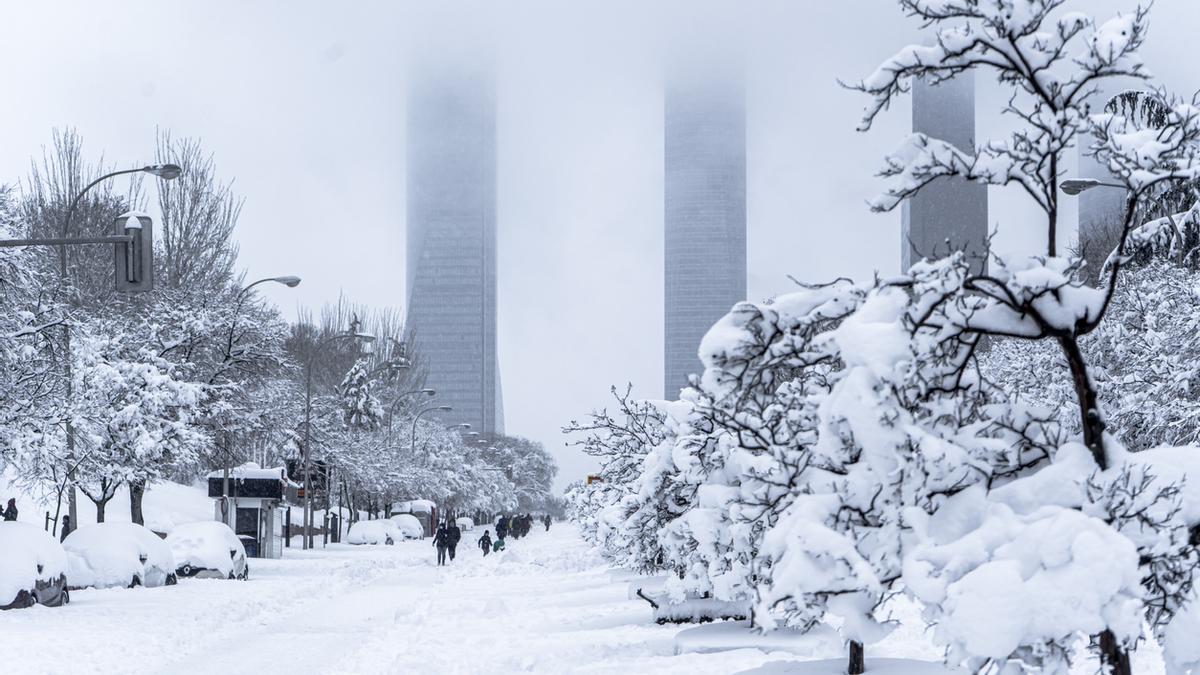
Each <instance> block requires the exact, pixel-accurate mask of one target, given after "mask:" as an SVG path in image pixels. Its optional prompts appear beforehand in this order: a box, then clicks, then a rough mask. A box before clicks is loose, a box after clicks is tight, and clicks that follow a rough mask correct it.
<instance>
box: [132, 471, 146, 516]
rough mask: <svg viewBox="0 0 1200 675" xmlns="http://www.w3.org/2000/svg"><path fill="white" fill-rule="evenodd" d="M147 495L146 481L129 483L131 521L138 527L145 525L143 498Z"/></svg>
mask: <svg viewBox="0 0 1200 675" xmlns="http://www.w3.org/2000/svg"><path fill="white" fill-rule="evenodd" d="M145 494H146V481H144V480H135V481H130V483H129V520H131V521H133V522H135V523H137V524H138V525H145V524H146V519H145V518H143V517H142V497H143V496H145Z"/></svg>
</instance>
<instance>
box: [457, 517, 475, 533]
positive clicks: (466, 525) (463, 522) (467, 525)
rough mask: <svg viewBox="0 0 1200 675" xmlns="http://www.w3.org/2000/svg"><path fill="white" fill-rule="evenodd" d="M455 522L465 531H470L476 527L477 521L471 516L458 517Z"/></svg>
mask: <svg viewBox="0 0 1200 675" xmlns="http://www.w3.org/2000/svg"><path fill="white" fill-rule="evenodd" d="M454 522H455V524H457V525H458V527H459V529H461V530H462V531H463V532H469V531H471V530H473V529H475V521H473V520H471V519H470V518H458V519H456V520H455V521H454Z"/></svg>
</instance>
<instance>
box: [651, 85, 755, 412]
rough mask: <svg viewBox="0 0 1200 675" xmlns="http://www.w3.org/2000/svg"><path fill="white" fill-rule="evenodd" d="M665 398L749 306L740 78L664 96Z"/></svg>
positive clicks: (671, 88)
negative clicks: (736, 309) (717, 332)
mask: <svg viewBox="0 0 1200 675" xmlns="http://www.w3.org/2000/svg"><path fill="white" fill-rule="evenodd" d="M663 107H664V129H663V131H664V134H663V135H664V153H663V154H664V167H663V168H664V176H663V178H664V189H665V194H664V198H665V199H664V202H665V212H664V231H665V235H666V241H665V249H664V252H665V257H666V259H665V265H664V268H665V282H666V285H665V289H664V290H665V298H664V299H665V305H666V308H665V310H666V311H665V332H664V336H665V342H666V345H665V354H664V357H665V358H664V364H665V369H664V370H665V372H664V378H665V379H664V390H665V391H664V397H665V398H667V399H668V400H670V399H677V398H679V390H680V389H681V388H683V387H686V386H687V384H688V375H690V374H693V373H699V372H700V371H701V365H700V359H699V357H698V356H697V354H698V352H699V347H700V340H701V338H703V337H704V335H705V333H707V332H708V329H709V328H711V327H712V325H713V324H714V323H715V322H716V321H717V320H718V319H720V318H721V317H722V316H724V315H725V314H726V313H727V312H728V311H729V309H730V308H731V307H732V306H733V305H734V304H736V303H738V302H741V301H742V300H745V299H746V105H745V90H744V85H743V83H742V80H741V78H740V77H712V78H709V79H695V78H688V77H680V76H675V77H673V78H672V79H671V80H669V81H668V84H667V87H666V91H665V92H664V102H663Z"/></svg>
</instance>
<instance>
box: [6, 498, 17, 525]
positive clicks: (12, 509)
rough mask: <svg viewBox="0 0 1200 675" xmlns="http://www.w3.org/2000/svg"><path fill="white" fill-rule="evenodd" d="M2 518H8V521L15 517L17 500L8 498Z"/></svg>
mask: <svg viewBox="0 0 1200 675" xmlns="http://www.w3.org/2000/svg"><path fill="white" fill-rule="evenodd" d="M4 519H5V520H9V521H12V520H16V519H17V500H16V499H9V500H8V508H6V509H4Z"/></svg>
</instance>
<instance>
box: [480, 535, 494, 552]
mask: <svg viewBox="0 0 1200 675" xmlns="http://www.w3.org/2000/svg"><path fill="white" fill-rule="evenodd" d="M479 548H481V549H483V550H484V551H490V550H491V549H492V535H491V534H490V533H488V532H484V533H483V536H482V537H480V538H479Z"/></svg>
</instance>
